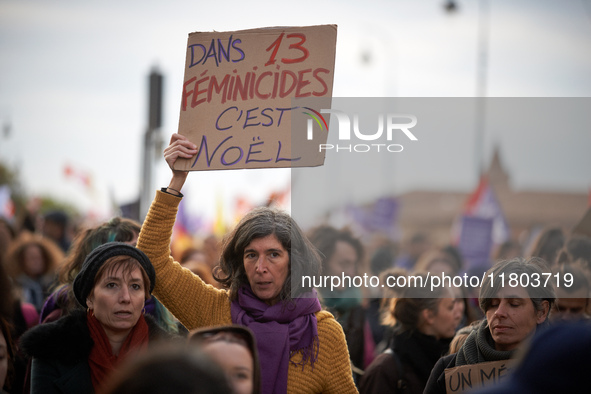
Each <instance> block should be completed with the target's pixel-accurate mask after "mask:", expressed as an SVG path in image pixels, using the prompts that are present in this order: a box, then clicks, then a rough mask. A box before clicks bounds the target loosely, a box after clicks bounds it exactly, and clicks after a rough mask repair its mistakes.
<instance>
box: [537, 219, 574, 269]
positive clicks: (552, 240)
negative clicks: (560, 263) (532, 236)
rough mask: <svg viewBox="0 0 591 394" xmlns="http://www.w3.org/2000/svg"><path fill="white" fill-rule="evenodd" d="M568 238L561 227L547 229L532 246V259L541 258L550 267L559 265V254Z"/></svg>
mask: <svg viewBox="0 0 591 394" xmlns="http://www.w3.org/2000/svg"><path fill="white" fill-rule="evenodd" d="M565 238H566V236H565V235H564V231H562V229H561V228H560V227H547V228H545V229H544V230H542V232H541V233H540V234H539V235H538V237H537V238H536V241H535V243H534V244H533V246H532V250H531V253H530V254H531V257H539V258H541V259H542V260H544V261H545V262H546V264H548V265H549V266H550V267H553V266H554V265H556V264H557V261H556V259H557V257H558V253H559V252H560V250H561V249H562V247H563V246H564V240H565Z"/></svg>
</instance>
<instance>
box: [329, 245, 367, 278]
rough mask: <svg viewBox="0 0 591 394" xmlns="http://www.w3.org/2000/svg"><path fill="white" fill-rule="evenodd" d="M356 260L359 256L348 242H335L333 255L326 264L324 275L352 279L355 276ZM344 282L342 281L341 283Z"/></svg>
mask: <svg viewBox="0 0 591 394" xmlns="http://www.w3.org/2000/svg"><path fill="white" fill-rule="evenodd" d="M357 260H359V256H358V255H357V252H356V251H355V248H354V247H353V246H352V245H351V244H350V243H348V242H345V241H337V243H336V244H335V247H334V253H333V254H332V256H330V259H329V260H328V261H327V262H326V267H327V271H328V272H327V273H326V275H334V276H339V277H340V276H342V275H343V274H344V275H346V276H350V277H353V276H355V275H357ZM343 282H344V281H343Z"/></svg>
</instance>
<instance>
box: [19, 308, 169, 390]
mask: <svg viewBox="0 0 591 394" xmlns="http://www.w3.org/2000/svg"><path fill="white" fill-rule="evenodd" d="M145 319H146V323H147V324H148V331H149V343H150V344H151V343H154V342H155V341H157V340H166V339H169V340H170V339H172V338H173V337H171V336H170V334H169V333H167V332H166V331H165V330H163V329H162V328H160V327H159V326H158V324H156V322H155V321H154V319H152V318H151V317H150V316H147V315H146V316H145ZM93 344H94V342H93V341H92V339H91V337H90V331H89V330H88V325H87V324H86V311H73V312H72V313H71V314H70V315H67V316H64V317H62V318H61V319H59V320H57V321H55V322H52V323H46V324H41V325H38V326H36V327H34V328H32V329H30V330H29V331H27V332H26V333H25V334H24V335H23V336H22V337H21V340H20V347H21V349H22V350H23V351H24V352H25V354H27V356H29V357H32V358H33V367H32V372H31V393H33V394H35V393H43V394H45V393H73V394H74V393H76V394H83V393H93V392H94V389H93V386H92V380H91V377H90V367H89V365H88V357H89V355H90V351H91V349H92V346H93Z"/></svg>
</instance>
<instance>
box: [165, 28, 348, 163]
mask: <svg viewBox="0 0 591 394" xmlns="http://www.w3.org/2000/svg"><path fill="white" fill-rule="evenodd" d="M336 34H337V27H336V25H323V26H308V27H273V28H260V29H251V30H241V31H233V32H210V33H191V34H189V39H188V43H187V58H186V64H185V77H184V83H183V91H182V99H181V112H180V119H179V133H180V134H183V135H185V136H187V137H188V138H189V139H190V140H191V141H192V142H193V143H195V144H196V145H197V147H198V149H199V153H198V154H197V155H196V156H194V157H193V158H191V159H185V160H177V162H176V163H175V169H180V170H189V171H192V170H219V169H238V168H262V167H302V166H318V165H322V164H323V163H324V155H325V152H320V151H319V150H318V146H319V143H325V142H326V137H327V134H326V133H325V134H324V135H322V134H320V133H315V135H314V139H313V140H310V141H307V140H306V138H305V134H306V121H307V119H310V118H313V119H314V120H317V121H318V120H319V119H322V122H323V124H324V126H326V128H327V129H328V123H327V120H328V119H327V120H325V119H324V118H323V117H322V116H320V114H319V112H318V111H319V110H315V109H314V108H309V107H307V106H299V105H294V104H292V99H293V98H298V99H299V98H311V99H312V98H313V99H314V100H315V103H320V104H319V105H321V107H322V108H330V104H331V98H332V86H333V77H334V62H335V47H336ZM316 100H320V101H316ZM293 118H301V124H302V126H301V127H298V128H297V130H295V127H294V131H293V133H292V127H293V125H292V120H293ZM327 118H328V117H327ZM294 124H297V123H294ZM292 134H294V135H295V134H297V135H298V141H304V142H305V143H306V144H307V146H308V147H309V149H308V148H300V145H299V142H298V151H297V152H292V141H293V140H292V137H293V135H292ZM299 134H301V135H302V138H299Z"/></svg>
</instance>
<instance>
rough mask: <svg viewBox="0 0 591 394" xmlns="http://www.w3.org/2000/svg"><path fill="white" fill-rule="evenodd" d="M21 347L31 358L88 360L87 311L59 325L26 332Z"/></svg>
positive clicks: (63, 318) (47, 325)
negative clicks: (84, 357) (82, 358)
mask: <svg viewBox="0 0 591 394" xmlns="http://www.w3.org/2000/svg"><path fill="white" fill-rule="evenodd" d="M19 344H20V347H21V349H22V350H23V351H24V352H25V354H27V355H28V356H31V357H39V358H56V359H60V360H63V361H73V360H75V359H79V358H80V357H83V356H86V355H87V353H88V352H89V351H90V348H92V339H90V333H89V330H88V326H87V324H86V311H82V310H80V311H78V310H76V311H73V312H72V313H71V314H69V315H66V316H64V317H62V318H60V319H58V320H57V321H54V322H51V323H44V324H39V325H37V326H35V327H33V328H31V329H30V330H28V331H27V332H25V333H24V334H23V336H22V337H21V339H20V342H19Z"/></svg>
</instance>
